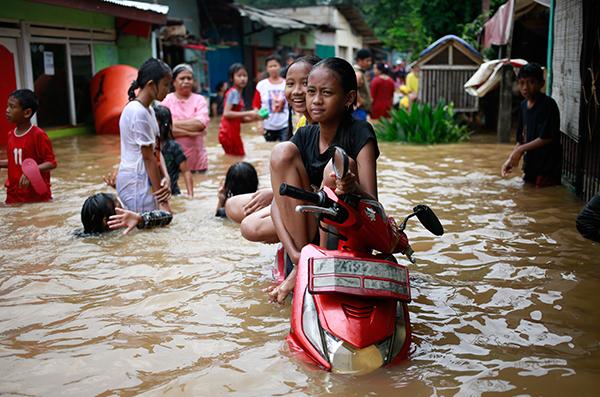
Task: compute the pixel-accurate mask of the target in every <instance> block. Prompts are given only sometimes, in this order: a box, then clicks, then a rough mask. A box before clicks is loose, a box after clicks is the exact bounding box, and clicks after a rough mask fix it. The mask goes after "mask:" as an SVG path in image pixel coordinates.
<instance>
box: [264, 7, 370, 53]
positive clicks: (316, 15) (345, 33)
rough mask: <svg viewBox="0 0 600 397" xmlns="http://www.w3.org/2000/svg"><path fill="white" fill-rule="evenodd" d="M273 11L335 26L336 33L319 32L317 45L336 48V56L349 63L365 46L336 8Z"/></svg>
mask: <svg viewBox="0 0 600 397" xmlns="http://www.w3.org/2000/svg"><path fill="white" fill-rule="evenodd" d="M273 11H274V12H277V13H279V14H283V15H285V16H288V17H290V18H295V19H298V20H300V21H303V22H307V23H313V24H317V25H329V26H334V27H335V28H336V31H335V33H334V32H322V31H320V30H317V31H316V32H315V44H319V45H326V46H333V47H335V54H336V56H341V57H343V58H346V59H347V60H348V61H352V60H353V58H354V54H355V53H356V51H358V50H359V49H360V48H362V46H363V40H362V37H361V36H360V35H357V34H355V33H354V31H353V29H352V27H351V26H350V23H348V20H347V19H346V18H345V17H344V16H343V15H342V14H341V13H340V12H339V11H338V10H337V9H336V8H335V7H329V6H318V7H297V8H278V9H276V10H273Z"/></svg>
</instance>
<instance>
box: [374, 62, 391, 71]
mask: <svg viewBox="0 0 600 397" xmlns="http://www.w3.org/2000/svg"><path fill="white" fill-rule="evenodd" d="M375 67H376V68H377V70H379V71H380V72H381V73H383V74H389V69H388V67H387V65H386V64H385V63H383V62H378V63H376V64H375Z"/></svg>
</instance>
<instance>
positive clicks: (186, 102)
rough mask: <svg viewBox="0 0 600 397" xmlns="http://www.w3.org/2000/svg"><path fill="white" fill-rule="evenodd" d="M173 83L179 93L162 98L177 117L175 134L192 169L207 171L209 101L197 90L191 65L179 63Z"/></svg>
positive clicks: (174, 73)
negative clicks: (206, 145)
mask: <svg viewBox="0 0 600 397" xmlns="http://www.w3.org/2000/svg"><path fill="white" fill-rule="evenodd" d="M173 86H174V87H175V92H172V93H170V94H169V95H167V97H166V98H165V99H164V100H163V101H162V105H163V106H166V107H168V108H169V110H170V111H171V114H172V116H173V136H174V137H175V140H176V141H177V142H178V143H179V144H180V145H181V148H182V149H183V152H184V154H185V157H187V163H188V167H189V169H190V170H191V171H192V172H194V171H196V172H203V171H206V169H207V168H208V158H207V156H206V148H205V147H204V136H205V135H206V126H207V125H208V121H209V118H208V103H207V102H206V99H204V97H203V96H202V95H199V94H196V93H194V92H193V87H194V74H193V71H192V67H191V66H190V65H187V64H181V65H177V66H175V68H174V69H173Z"/></svg>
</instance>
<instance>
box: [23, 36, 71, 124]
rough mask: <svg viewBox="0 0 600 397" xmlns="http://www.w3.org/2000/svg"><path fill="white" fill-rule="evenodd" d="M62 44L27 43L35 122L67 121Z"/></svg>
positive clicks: (65, 71)
mask: <svg viewBox="0 0 600 397" xmlns="http://www.w3.org/2000/svg"><path fill="white" fill-rule="evenodd" d="M66 58H67V55H66V46H65V44H54V43H34V44H31V67H32V70H33V86H34V91H35V95H36V96H37V97H38V101H39V103H40V106H39V108H38V111H37V122H38V124H39V125H40V126H41V127H57V126H64V125H67V124H69V94H68V92H69V89H68V88H69V87H68V84H67V62H66Z"/></svg>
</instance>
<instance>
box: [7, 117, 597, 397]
mask: <svg viewBox="0 0 600 397" xmlns="http://www.w3.org/2000/svg"><path fill="white" fill-rule="evenodd" d="M244 138H245V139H246V145H247V152H248V153H249V155H248V156H247V158H246V160H247V161H250V162H252V163H253V164H254V165H255V166H256V167H257V169H258V170H259V173H260V174H261V185H263V186H265V185H267V184H268V181H269V179H268V175H267V172H268V163H267V159H268V154H269V150H270V148H271V147H272V146H271V144H269V143H265V142H263V139H262V137H260V136H258V135H255V134H254V135H253V134H252V133H248V134H246V135H245V136H244ZM208 141H209V142H208V150H209V161H210V170H209V172H208V173H207V174H205V175H194V180H195V186H196V189H195V192H196V195H197V198H195V199H193V200H189V199H185V198H176V199H175V200H174V201H173V203H172V207H173V209H174V211H175V212H176V215H175V218H174V220H173V223H172V224H171V226H169V227H167V228H165V229H157V230H149V231H143V232H142V231H137V232H133V233H132V234H130V235H128V236H122V235H121V234H120V233H117V232H114V233H110V234H107V235H104V236H101V237H87V238H77V237H74V236H73V230H75V229H77V228H79V227H80V221H79V211H80V208H81V204H82V203H83V201H84V199H85V198H86V197H87V196H88V195H90V194H92V193H96V192H99V191H107V190H108V189H107V188H105V187H104V186H103V182H102V180H101V175H102V174H103V173H105V172H106V171H107V170H109V169H110V168H111V167H113V166H114V165H115V164H117V163H118V150H119V149H118V140H117V138H116V137H95V136H89V137H77V138H68V139H62V140H58V141H55V142H54V147H55V152H56V155H57V159H58V161H59V168H58V169H56V170H55V171H54V172H53V174H52V177H53V193H54V202H52V203H50V204H31V205H24V206H20V207H11V208H8V207H4V206H1V207H0V217H1V218H2V222H1V223H0V244H1V247H2V249H1V251H0V270H1V272H0V307H1V309H0V374H1V375H0V393H2V394H11V395H36V396H48V395H64V396H81V395H95V394H102V395H114V394H118V395H138V394H143V395H190V396H208V395H216V396H218V395H232V396H236V395H238V396H249V395H251V396H266V395H294V396H297V395H299V396H302V395H305V396H315V395H317V396H318V395H332V396H366V395H379V396H391V395H396V394H397V393H403V395H407V396H428V395H460V396H476V395H480V394H482V393H485V392H496V393H499V394H505V395H590V394H593V392H592V391H593V390H596V388H597V387H598V386H599V385H600V379H599V378H598V372H599V371H600V353H599V347H598V346H599V343H598V342H599V339H600V327H599V326H598V319H599V318H600V310H599V309H598V305H597V304H596V301H597V300H598V297H599V292H598V291H599V290H600V276H599V274H600V273H599V272H598V269H597V268H596V267H595V265H597V264H598V259H597V258H598V256H599V255H600V248H599V247H598V245H595V244H592V243H590V242H588V241H584V240H583V239H582V238H581V237H579V235H578V234H577V232H576V230H575V228H574V218H575V216H576V214H577V212H578V211H579V209H580V207H581V206H582V203H581V202H580V201H579V200H578V199H576V198H575V197H574V196H573V195H572V194H571V193H569V192H568V191H567V190H566V189H565V188H562V187H553V188H547V189H543V190H536V189H532V188H528V187H523V186H522V184H521V182H520V180H519V178H517V177H514V178H511V179H501V178H500V177H499V176H498V174H499V170H500V164H501V163H502V161H503V160H504V158H505V156H506V155H507V153H508V152H509V150H510V147H509V146H508V145H496V144H491V143H486V142H485V139H481V138H480V139H479V142H472V143H468V144H460V145H446V146H433V147H424V146H403V145H398V144H387V143H386V144H381V151H382V157H381V159H380V161H379V172H378V175H379V187H380V198H381V200H382V202H383V203H384V205H385V207H386V209H387V211H388V212H389V213H391V214H393V215H395V216H396V217H401V216H402V215H403V214H407V213H408V212H409V211H410V208H412V207H413V206H414V205H416V204H418V203H425V204H428V205H430V206H431V207H432V208H433V209H434V210H435V212H436V213H437V215H438V216H439V217H440V219H441V220H442V223H443V225H444V228H445V230H446V234H445V235H444V236H443V237H441V238H440V237H435V236H432V235H430V234H429V233H428V232H427V231H426V230H425V229H424V228H423V227H421V226H420V225H417V222H416V221H414V222H413V221H411V222H409V228H408V233H409V237H410V238H411V239H412V241H413V247H414V249H415V251H416V253H417V257H418V263H417V264H416V265H411V266H410V269H411V279H412V286H413V298H414V301H413V302H412V304H411V305H410V310H411V320H412V323H413V327H414V344H413V352H412V354H411V357H410V359H409V360H407V361H406V362H405V363H403V364H401V365H398V366H395V367H390V368H383V369H380V370H378V371H375V372H374V373H371V374H368V375H365V376H361V377H351V376H344V375H335V374H329V373H326V372H323V371H321V370H319V369H316V368H315V367H313V366H311V365H308V364H305V363H303V362H302V361H300V360H298V359H296V358H295V357H293V356H292V355H291V353H290V352H289V351H288V349H287V346H286V344H285V342H284V339H285V335H286V333H287V331H288V328H289V323H288V318H289V311H290V305H289V304H287V305H286V306H284V307H279V306H276V305H272V304H269V303H268V302H267V299H266V296H265V293H264V292H263V289H264V288H266V287H267V286H269V285H270V282H271V281H270V278H269V274H270V270H271V269H270V267H271V263H272V258H273V254H274V251H275V248H274V246H268V245H260V244H253V243H248V242H246V241H244V240H243V239H242V238H241V237H240V234H239V230H238V228H237V227H236V226H235V225H233V224H232V223H230V222H228V221H223V220H221V219H216V218H214V217H213V216H212V215H213V212H214V207H215V205H216V197H215V193H216V190H217V187H218V185H219V182H220V178H221V177H222V175H224V173H225V170H226V169H227V167H228V166H229V165H230V164H232V163H233V162H234V161H235V160H236V159H234V158H228V157H226V156H224V155H222V152H221V149H220V147H219V146H218V144H217V142H216V129H215V128H211V133H210V135H209V139H208ZM5 175H6V171H2V172H1V173H0V176H1V177H2V179H4V177H5ZM4 194H5V193H4V191H2V192H1V193H0V199H1V200H2V201H4Z"/></svg>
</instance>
